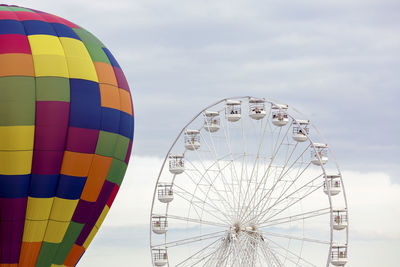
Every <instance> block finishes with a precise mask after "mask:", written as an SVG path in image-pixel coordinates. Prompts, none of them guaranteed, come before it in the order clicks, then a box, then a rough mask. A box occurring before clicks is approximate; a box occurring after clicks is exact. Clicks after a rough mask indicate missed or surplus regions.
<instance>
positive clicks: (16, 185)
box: [0, 5, 134, 267]
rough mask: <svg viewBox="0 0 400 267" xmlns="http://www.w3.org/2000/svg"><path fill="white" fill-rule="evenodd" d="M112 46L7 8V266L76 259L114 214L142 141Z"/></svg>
mask: <svg viewBox="0 0 400 267" xmlns="http://www.w3.org/2000/svg"><path fill="white" fill-rule="evenodd" d="M133 123H134V118H133V106H132V101H131V95H130V92H129V87H128V83H127V81H126V79H125V76H124V74H123V72H122V70H121V68H120V66H119V65H118V63H117V61H116V60H115V58H114V57H113V55H112V54H111V53H110V51H109V50H108V49H107V48H106V47H105V46H104V45H103V44H102V43H101V42H100V41H99V40H98V39H97V38H96V37H95V36H93V35H92V34H90V33H89V32H88V31H86V30H85V29H83V28H81V27H79V26H77V25H76V24H74V23H71V22H69V21H67V20H65V19H62V18H60V17H57V16H54V15H51V14H48V13H44V12H40V11H36V10H32V9H27V8H21V7H16V6H7V5H1V6H0V266H1V267H5V266H7V267H15V266H21V267H25V266H74V265H76V263H77V262H78V261H79V259H80V257H81V256H82V254H83V253H84V252H85V250H86V249H87V248H88V246H89V244H90V242H91V241H92V239H93V237H94V236H95V234H96V232H97V231H98V229H99V227H100V225H101V223H102V222H103V220H104V217H105V216H106V215H107V212H108V211H109V209H110V207H111V205H112V203H113V200H114V198H115V196H116V194H117V192H118V189H119V187H120V185H121V182H122V179H123V177H124V174H125V171H126V168H127V164H128V161H129V156H130V153H131V148H132V140H133Z"/></svg>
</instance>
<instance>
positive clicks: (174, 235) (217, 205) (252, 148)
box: [150, 97, 349, 267]
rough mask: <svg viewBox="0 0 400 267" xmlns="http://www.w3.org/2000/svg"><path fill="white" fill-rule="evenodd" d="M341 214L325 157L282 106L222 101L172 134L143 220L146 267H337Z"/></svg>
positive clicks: (312, 133)
mask: <svg viewBox="0 0 400 267" xmlns="http://www.w3.org/2000/svg"><path fill="white" fill-rule="evenodd" d="M348 231H349V224H348V209H347V200H346V194H345V189H344V185H343V179H342V175H341V172H340V170H339V166H338V164H337V163H336V160H335V158H334V155H333V153H332V150H331V149H330V147H329V145H328V144H327V142H326V141H325V139H324V138H323V136H322V135H321V134H320V133H319V131H318V130H317V128H316V127H315V126H314V125H313V124H312V123H311V122H310V121H309V120H307V119H306V118H305V117H304V115H302V114H301V113H300V112H298V111H297V110H295V109H294V108H292V107H289V106H288V105H284V104H279V103H276V102H272V101H270V100H267V99H264V98H253V97H235V98H229V99H223V100H221V101H219V102H217V103H215V104H213V105H210V106H208V107H207V108H205V109H204V110H202V111H201V112H199V113H198V114H197V115H196V116H195V117H194V118H193V119H192V120H191V121H190V122H189V123H188V124H187V125H186V126H185V127H183V129H182V130H181V132H180V133H179V135H178V136H177V138H176V140H175V141H174V142H173V144H172V146H171V148H170V149H169V151H168V153H167V156H166V157H165V160H164V162H163V164H162V167H161V170H160V173H159V176H158V179H157V183H156V185H155V188H154V196H153V202H152V207H151V216H150V247H151V248H150V249H151V255H152V263H153V266H170V267H172V266H180V267H185V266H210V267H211V266H213V267H215V266H218V267H220V266H221V267H222V266H227V267H230V266H238V267H265V266H268V267H280V266H307V267H308V266H317V267H320V266H327V267H329V266H344V265H345V264H346V263H347V259H348V258H347V256H348V255H347V246H348Z"/></svg>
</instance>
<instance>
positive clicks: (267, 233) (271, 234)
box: [258, 230, 331, 245]
mask: <svg viewBox="0 0 400 267" xmlns="http://www.w3.org/2000/svg"><path fill="white" fill-rule="evenodd" d="M258 232H259V233H261V234H262V235H263V237H264V238H265V237H267V236H273V237H279V238H285V239H290V240H298V241H304V242H312V243H318V244H324V245H329V244H330V243H331V242H330V241H326V240H320V239H315V238H307V237H299V236H294V235H288V234H281V233H275V232H271V231H261V230H258Z"/></svg>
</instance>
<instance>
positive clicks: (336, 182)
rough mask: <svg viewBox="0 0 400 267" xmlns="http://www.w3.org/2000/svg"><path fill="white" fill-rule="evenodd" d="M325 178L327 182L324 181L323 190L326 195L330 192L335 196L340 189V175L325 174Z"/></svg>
mask: <svg viewBox="0 0 400 267" xmlns="http://www.w3.org/2000/svg"><path fill="white" fill-rule="evenodd" d="M326 179H327V180H328V182H327V183H326V182H324V192H325V194H327V195H328V193H329V192H330V194H331V196H336V195H337V194H339V193H340V191H341V186H340V175H337V174H335V175H327V176H326Z"/></svg>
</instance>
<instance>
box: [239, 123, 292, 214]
mask: <svg viewBox="0 0 400 267" xmlns="http://www.w3.org/2000/svg"><path fill="white" fill-rule="evenodd" d="M280 132H281V128H280V129H279V135H280ZM288 132H289V128H288V130H287V131H286V133H285V135H284V137H283V138H282V140H281V142H279V145H277V147H275V148H274V149H273V152H272V156H271V160H270V163H269V165H268V167H267V169H266V170H265V172H264V174H263V176H262V178H261V180H260V183H259V184H258V186H257V188H256V190H255V192H257V191H258V190H259V189H260V187H261V184H262V183H263V181H264V180H265V179H267V178H268V176H269V175H268V174H269V171H270V169H271V166H272V164H273V163H274V160H275V158H276V156H277V155H278V152H279V151H280V147H281V146H282V144H283V142H284V140H285V138H286V137H287V134H288ZM277 140H279V137H278V138H277ZM255 196H256V194H253V196H252V198H251V199H250V201H249V203H252V202H253V200H254V198H255ZM264 198H265V197H263V198H262V199H264ZM261 202H262V200H260V201H259V202H257V204H256V205H253V206H252V209H257V208H258V205H260V203H261ZM246 210H247V209H246ZM243 216H245V217H243ZM247 216H249V215H247V214H246V213H244V214H242V217H241V220H244V219H246V218H247Z"/></svg>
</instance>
